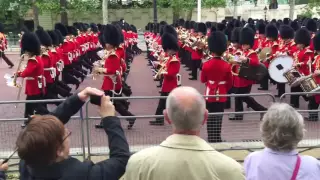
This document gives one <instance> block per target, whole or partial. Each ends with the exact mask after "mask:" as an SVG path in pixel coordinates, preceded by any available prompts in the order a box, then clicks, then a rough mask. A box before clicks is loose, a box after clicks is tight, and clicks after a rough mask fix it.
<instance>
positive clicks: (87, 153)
mask: <svg viewBox="0 0 320 180" xmlns="http://www.w3.org/2000/svg"><path fill="white" fill-rule="evenodd" d="M292 94H293V93H286V94H284V95H283V96H282V97H281V98H280V102H281V101H282V98H283V97H284V96H285V95H292ZM301 94H318V93H299V95H301ZM319 94H320V93H319ZM294 95H297V93H294ZM245 96H253V97H255V96H267V97H270V98H271V100H272V102H276V98H275V97H274V96H273V95H272V94H270V93H257V94H230V95H219V96H204V97H245ZM160 98H166V97H164V96H145V97H143V96H136V97H113V98H111V99H115V100H116V99H160ZM62 101H64V100H63V99H60V100H32V101H1V102H0V105H3V104H16V103H20V104H21V103H48V102H62ZM89 104H90V103H89V102H86V103H85V107H84V108H85V109H84V110H85V116H84V115H83V112H82V110H81V111H80V116H73V117H72V119H81V121H80V131H79V134H80V138H81V140H80V141H81V142H80V146H81V154H78V153H76V154H71V155H77V156H79V155H81V156H82V157H83V159H86V158H88V159H91V156H96V155H109V150H108V147H106V146H107V141H106V140H107V135H106V134H105V133H104V132H103V136H104V137H102V138H101V139H105V141H104V143H105V144H100V143H98V145H99V147H101V148H100V149H99V148H98V149H97V150H96V151H98V152H93V150H92V148H93V146H92V140H96V139H98V138H97V137H94V138H95V139H92V136H91V132H90V131H91V130H90V129H91V128H94V127H93V126H92V124H90V123H92V122H93V121H91V120H100V119H101V118H100V117H94V116H89ZM299 112H300V113H302V114H303V113H310V112H319V110H299ZM261 113H265V112H264V111H244V112H223V113H209V115H210V116H213V115H221V116H223V118H227V117H228V116H230V115H234V114H243V115H246V116H248V117H247V118H244V120H243V121H241V122H240V121H225V120H224V121H223V125H222V129H224V127H227V128H231V129H226V130H223V133H222V137H223V138H224V137H226V140H227V141H226V142H223V143H217V144H213V146H214V147H215V149H217V150H218V151H233V150H246V151H249V152H251V151H253V150H255V149H261V148H263V143H262V142H261V139H260V134H259V124H260V115H261ZM118 117H119V118H120V119H126V118H128V116H118ZM157 117H163V115H137V116H134V118H143V119H147V118H157ZM131 118H132V117H131ZM24 120H26V118H11V119H0V122H15V121H24ZM84 123H85V124H84ZM315 125H316V126H317V123H315V122H308V123H306V129H307V130H308V129H309V130H310V131H311V132H312V133H311V135H310V137H307V139H305V140H304V141H303V142H302V143H301V146H300V147H304V148H307V149H304V151H308V150H310V149H313V148H319V146H318V144H320V142H319V141H320V140H318V139H319V138H320V137H318V133H317V131H316V132H314V131H312V130H314V126H315ZM66 126H68V124H67V125H66ZM85 126H86V127H85ZM244 126H245V127H244ZM319 126H320V125H319ZM203 129H205V127H204V128H203ZM248 129H249V130H250V131H245V130H248ZM163 130H166V131H165V133H162V134H161V133H160V135H159V134H158V135H159V136H161V137H157V138H156V139H152V141H153V140H155V141H158V142H152V144H148V145H147V146H145V145H144V142H142V143H141V144H142V145H141V146H139V147H136V148H131V151H132V152H137V151H139V150H141V149H143V148H145V147H150V146H153V145H157V144H159V142H161V141H163V140H164V139H165V138H166V137H167V136H168V135H169V134H170V133H171V129H170V128H160V129H159V131H163ZM154 131H157V129H155V130H154ZM95 133H96V132H95ZM98 133H99V132H98ZM139 133H145V132H144V131H143V130H142V132H140V130H139V132H137V131H135V130H134V129H133V130H132V131H126V137H127V138H128V141H129V143H131V140H132V138H133V137H132V136H133V135H137V134H138V135H137V136H138V137H141V134H139ZM146 133H148V132H146ZM149 133H150V132H149ZM152 133H153V132H151V133H150V134H148V135H147V136H146V137H145V138H148V137H149V136H152V135H153V134H152ZM253 133H256V134H257V137H255V138H252V134H253ZM229 134H231V135H229ZM155 135H157V134H155ZM85 136H86V137H85ZM201 136H202V137H205V136H206V131H205V130H202V134H201ZM231 136H232V137H231ZM234 137H237V138H238V139H237V138H236V139H233V138H234ZM241 138H242V139H241ZM246 138H247V139H246ZM308 138H309V139H308ZM310 138H311V139H310ZM143 140H144V139H143ZM147 141H148V139H147ZM149 141H150V140H149ZM12 143H14V142H12ZM71 144H72V142H71ZM96 144H97V143H96ZM221 144H222V146H220V145H221ZM131 145H132V144H131ZM133 145H135V143H134V141H133ZM139 145H140V144H139ZM103 148H105V149H103ZM101 149H102V150H101ZM100 150H101V152H100ZM0 158H1V157H0Z"/></svg>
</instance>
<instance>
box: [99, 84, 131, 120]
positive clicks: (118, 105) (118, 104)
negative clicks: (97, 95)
mask: <svg viewBox="0 0 320 180" xmlns="http://www.w3.org/2000/svg"><path fill="white" fill-rule="evenodd" d="M119 92H120V91H119V90H116V93H119ZM104 93H105V95H106V96H110V97H122V94H114V96H113V92H112V91H104ZM125 103H126V100H113V105H114V107H115V109H116V111H117V112H118V113H119V114H120V115H121V116H134V115H133V114H132V113H131V112H129V111H128V109H127V108H126V105H125Z"/></svg>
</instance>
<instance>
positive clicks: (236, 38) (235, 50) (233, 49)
mask: <svg viewBox="0 0 320 180" xmlns="http://www.w3.org/2000/svg"><path fill="white" fill-rule="evenodd" d="M241 29H242V28H241V27H236V28H234V29H233V31H232V33H231V45H230V46H229V49H228V51H227V52H226V57H228V56H229V54H230V55H232V56H238V57H239V56H241V55H242V50H241V44H240V32H241ZM233 83H234V82H233V79H232V88H231V89H230V90H229V92H228V94H232V93H233V92H234V88H233V85H234V84H233ZM230 108H231V98H230V97H227V101H226V104H225V109H230Z"/></svg>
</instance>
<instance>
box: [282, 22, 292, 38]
mask: <svg viewBox="0 0 320 180" xmlns="http://www.w3.org/2000/svg"><path fill="white" fill-rule="evenodd" d="M280 36H281V38H282V39H293V38H294V30H293V29H292V27H290V26H288V25H282V26H281V27H280Z"/></svg>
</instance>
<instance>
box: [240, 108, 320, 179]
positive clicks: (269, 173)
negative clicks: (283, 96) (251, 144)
mask: <svg viewBox="0 0 320 180" xmlns="http://www.w3.org/2000/svg"><path fill="white" fill-rule="evenodd" d="M304 132H305V129H304V122H303V117H302V116H301V114H299V113H298V112H297V111H296V110H295V109H294V108H293V107H291V106H289V105H288V104H284V103H281V104H279V103H276V104H273V105H272V106H271V107H270V108H269V109H268V111H267V113H266V114H265V115H264V117H263V120H262V124H261V133H262V140H263V143H264V145H265V146H266V147H265V148H264V150H262V151H257V152H253V153H251V154H249V155H248V156H247V157H246V159H245V162H244V168H245V172H246V179H247V180H290V179H291V180H296V179H298V180H317V179H320V163H319V161H318V160H317V159H315V158H313V157H311V156H302V155H299V152H298V151H297V150H296V148H297V146H298V143H299V142H300V141H301V140H302V139H303V136H304Z"/></svg>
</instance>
